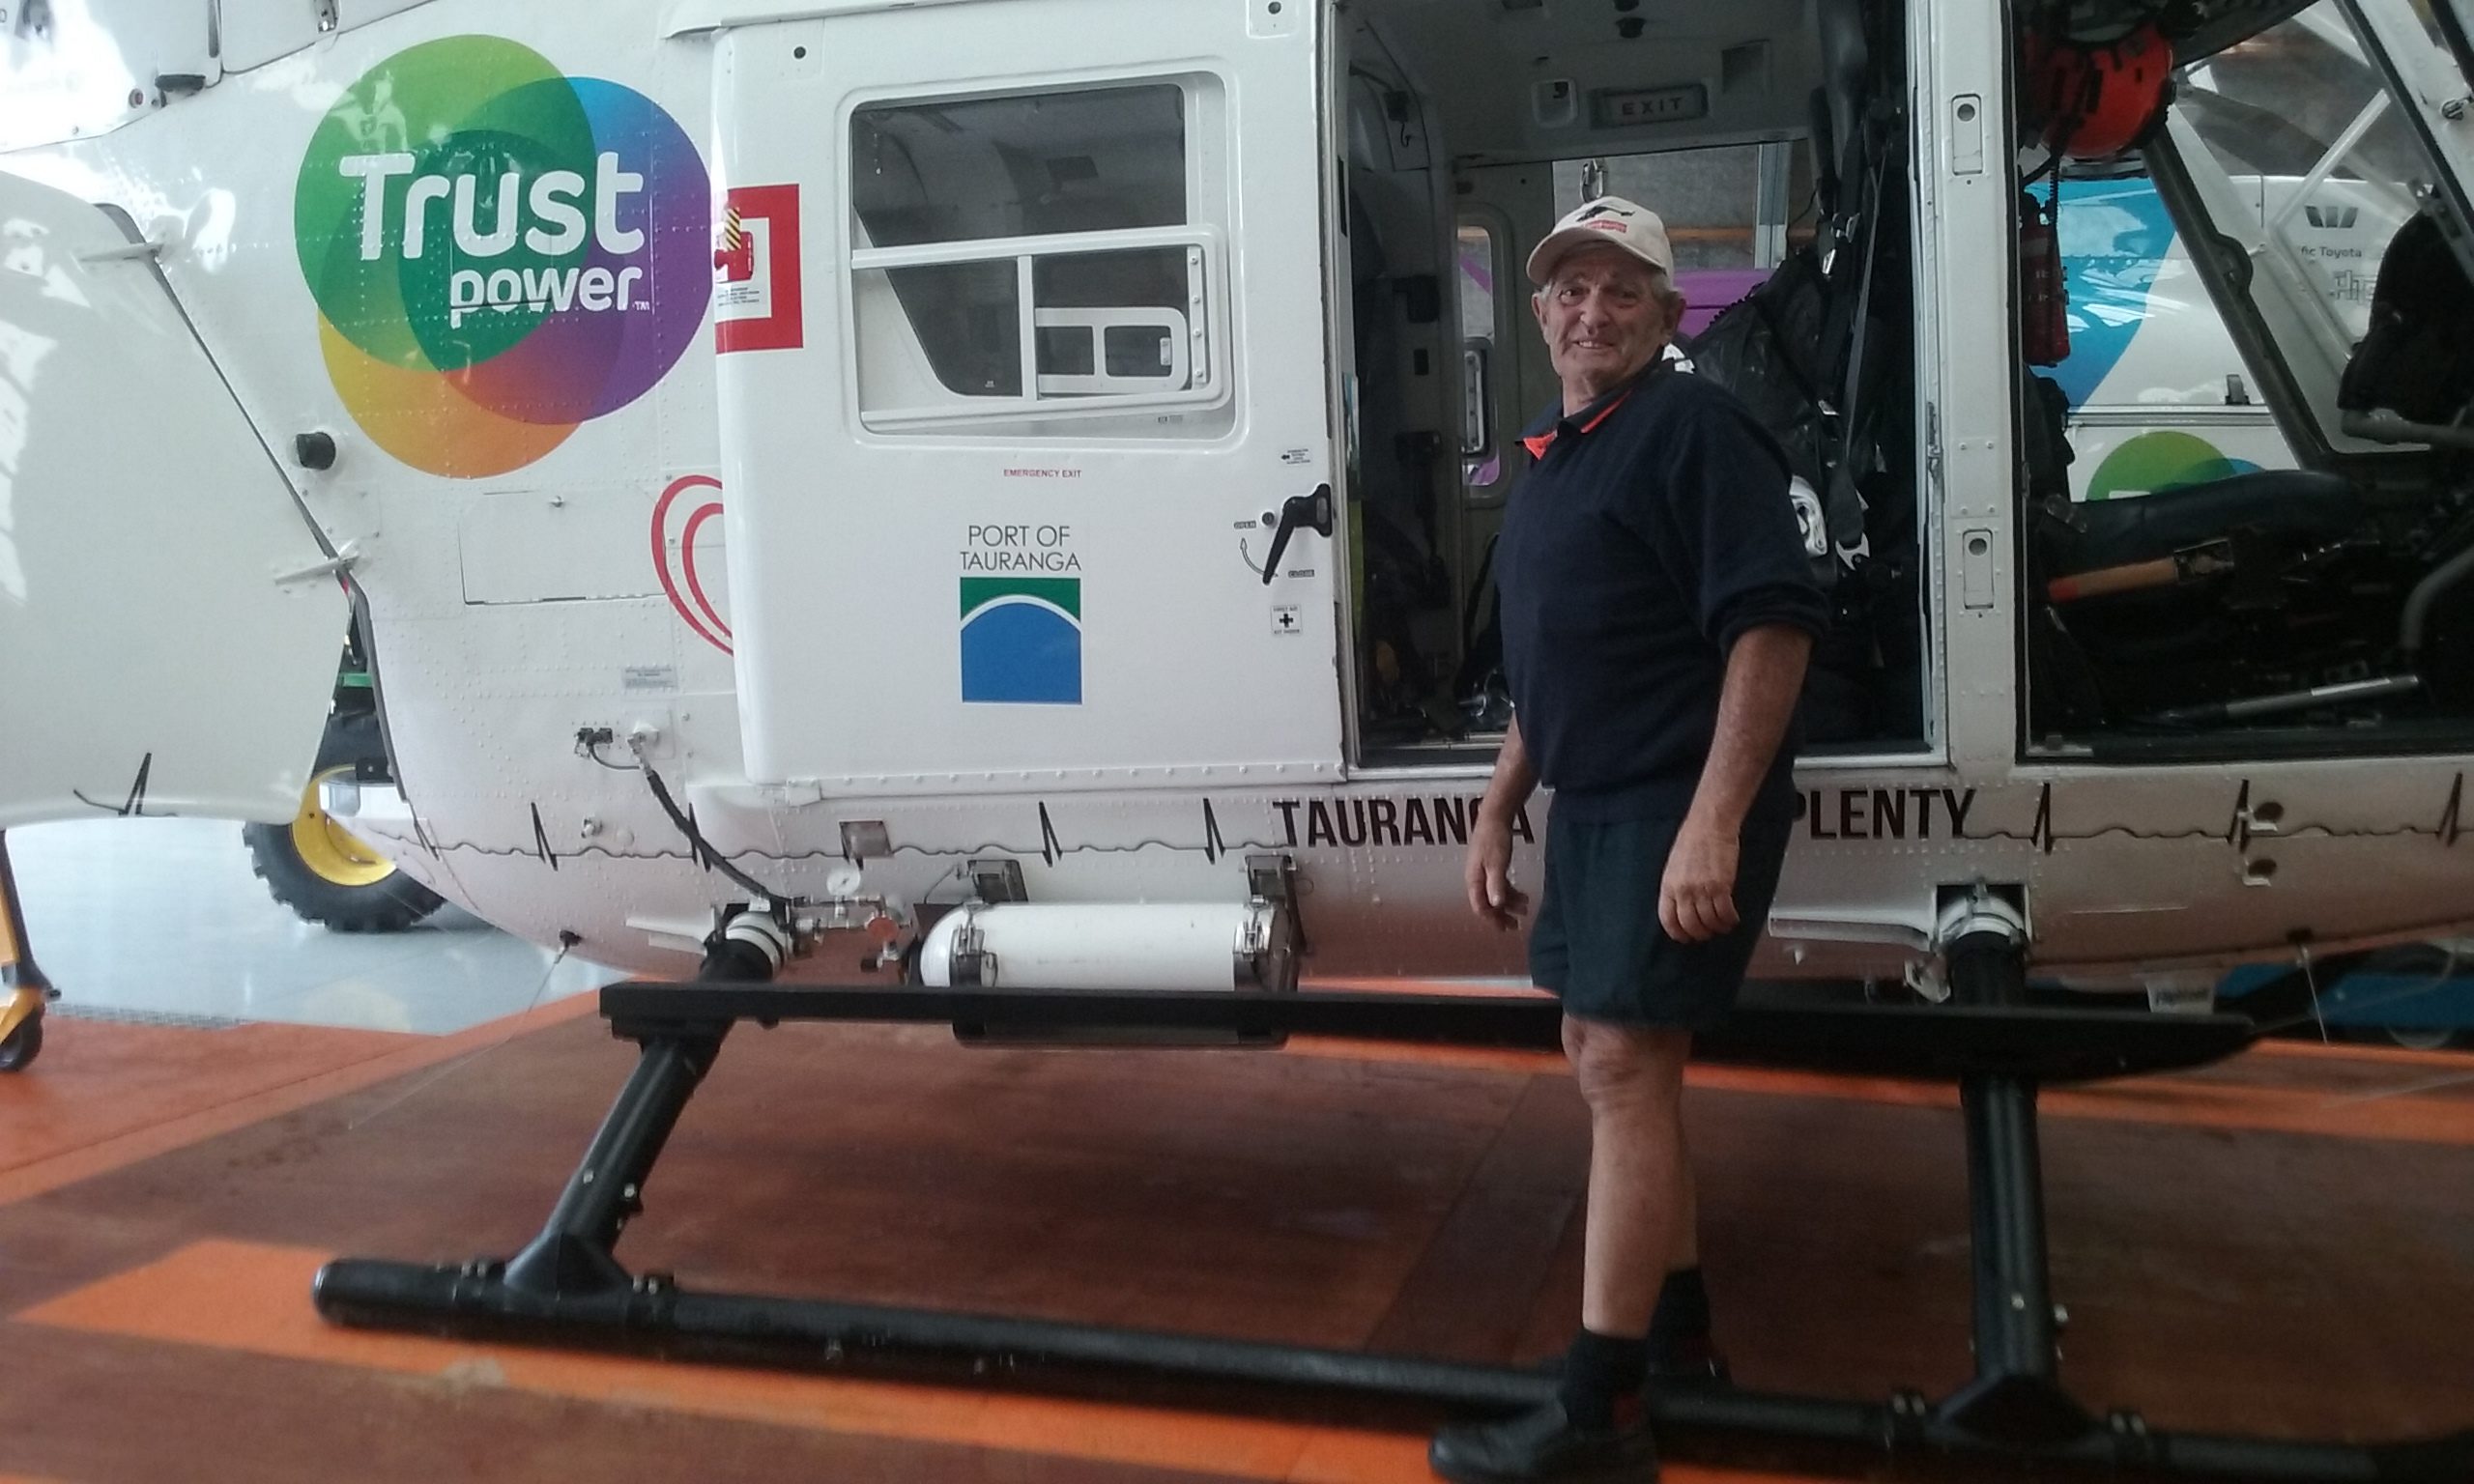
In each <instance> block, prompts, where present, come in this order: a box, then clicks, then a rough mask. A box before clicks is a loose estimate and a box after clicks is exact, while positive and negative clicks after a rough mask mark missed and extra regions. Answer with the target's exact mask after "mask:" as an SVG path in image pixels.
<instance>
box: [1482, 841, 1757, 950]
mask: <svg viewBox="0 0 2474 1484" xmlns="http://www.w3.org/2000/svg"><path fill="white" fill-rule="evenodd" d="M1477 850H1478V840H1477V836H1476V834H1475V833H1474V832H1473V833H1472V834H1471V836H1470V840H1469V852H1470V857H1471V859H1473V860H1474V859H1476V857H1477ZM1738 853H1739V846H1738V844H1737V842H1736V832H1735V831H1733V830H1724V829H1718V828H1715V827H1713V826H1711V825H1707V824H1703V823H1702V822H1700V820H1699V819H1698V818H1697V817H1694V816H1690V815H1687V816H1685V818H1684V821H1683V828H1682V829H1681V830H1678V831H1677V832H1676V836H1675V848H1674V849H1672V850H1670V851H1668V852H1667V858H1666V876H1665V878H1664V879H1662V880H1661V881H1659V883H1658V926H1660V927H1662V928H1665V929H1666V935H1667V936H1668V937H1670V938H1673V939H1675V941H1677V942H1678V943H1706V942H1708V941H1709V940H1710V939H1712V938H1715V937H1721V936H1724V935H1725V934H1727V933H1730V932H1733V931H1734V930H1735V927H1736V923H1737V922H1738V918H1737V917H1736V858H1737V855H1738Z"/></svg>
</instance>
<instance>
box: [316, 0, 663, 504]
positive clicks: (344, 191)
mask: <svg viewBox="0 0 2474 1484" xmlns="http://www.w3.org/2000/svg"><path fill="white" fill-rule="evenodd" d="M711 219H712V203H711V191H710V186H709V185H708V183H707V181H706V178H705V162H704V160H703V159H702V158H701V157H698V155H697V153H696V147H695V145H694V144H693V143H692V142H690V141H689V139H688V137H687V135H686V132H685V131H684V130H683V129H681V128H679V127H678V123H677V121H676V120H675V119H673V118H672V117H671V116H670V115H669V114H668V113H666V112H664V111H663V110H662V108H661V106H660V105H659V104H657V103H655V102H654V101H653V100H650V99H648V98H647V97H645V96H644V95H643V94H641V93H638V92H637V91H635V90H634V89H633V88H629V87H625V86H622V85H621V84H619V83H616V82H611V81H608V80H606V79H603V78H598V77H569V76H566V75H564V74H563V73H561V71H559V70H558V69H557V68H556V67H553V66H552V65H551V64H550V62H549V61H548V59H546V58H544V57H542V56H541V55H540V54H539V53H537V52H535V51H533V50H532V49H531V48H530V47H527V46H523V45H519V44H518V43H514V42H510V41H507V40H504V39H503V38H501V37H494V36H451V37H446V38H443V39H441V40H439V41H434V42H426V43H422V44H420V45H418V46H414V47H411V48H409V49H407V50H404V51H400V52H397V53H396V54H395V55H393V56H391V57H389V58H388V59H387V60H386V61H384V62H381V63H380V64H378V65H377V66H376V67H374V68H372V69H370V70H369V71H367V72H366V73H364V74H363V75H362V76H361V78H360V80H359V81H358V82H356V83H354V84H353V86H352V87H351V88H350V89H349V90H347V91H346V92H345V94H344V96H343V97H342V98H341V99H340V100H337V101H336V103H335V104H334V106H333V107H331V108H330V109H329V110H328V111H327V115H326V117H325V118H324V119H323V120H321V121H320V123H319V125H318V128H317V131H316V132H315V133H314V134H313V135H311V137H310V140H309V148H308V151H307V153H306V154H305V155H304V157H302V162H301V175H300V180H299V182H298V184H297V186H296V188H295V192H294V198H293V238H294V243H295V245H296V247H297V249H298V251H299V253H300V258H301V271H302V276H303V277H304V278H305V279H306V280H307V281H308V285H309V292H310V294H311V296H312V297H313V298H315V299H316V300H317V302H318V317H319V325H318V328H319V341H320V344H321V346H322V348H323V349H324V351H325V352H326V359H327V370H328V374H329V376H330V377H331V379H332V381H333V382H334V385H335V391H336V393H337V394H338V395H339V396H341V397H342V399H343V402H344V405H345V407H346V408H347V409H349V410H350V411H351V413H352V415H353V419H354V421H356V422H358V423H360V426H361V428H362V430H363V431H364V432H366V433H367V434H368V435H369V436H370V438H371V439H372V440H373V441H374V442H377V443H378V444H379V446H381V447H383V448H385V449H386V450H387V451H388V452H389V453H391V454H393V455H394V456H395V457H396V458H398V459H401V460H402V461H404V462H405V463H406V464H409V465H412V466H413V467H414V468H416V469H420V470H424V471H428V472H431V473H435V474H446V475H449V476H453V477H458V478H471V477H476V476H481V475H488V474H498V473H504V472H506V471H509V470H514V469H521V468H523V467H524V466H525V465H527V464H530V463H532V462H533V461H534V460H535V459H538V458H540V457H542V456H543V455H544V454H546V453H548V452H549V451H550V450H551V449H553V448H556V447H557V446H558V445H559V444H560V443H561V442H565V441H566V439H567V437H568V435H570V434H572V433H573V432H575V430H576V429H577V428H578V427H579V426H581V425H582V424H584V423H586V422H588V421H590V420H591V419H592V418H595V417H599V416H602V415H603V414H608V413H613V412H616V411H618V410H619V408H622V407H625V406H626V405H628V404H629V403H631V402H633V401H635V400H636V399H637V398H638V397H640V396H643V395H644V394H645V393H646V392H647V391H649V390H650V389H651V388H652V386H653V385H654V384H655V383H657V382H659V381H660V380H661V379H662V377H663V376H664V375H665V374H666V373H667V372H668V371H669V370H670V368H671V366H672V365H673V364H675V363H676V361H677V359H678V357H679V355H680V353H682V352H683V351H685V350H686V348H687V346H688V343H689V342H690V341H692V340H693V339H695V338H696V333H697V331H698V329H699V328H701V327H702V326H703V324H704V320H705V308H706V305H707V302H708V300H710V298H711V282H712V272H711V269H710V267H709V265H708V262H707V259H708V257H709V254H710V252H711V250H712V249H711V234H710V222H711Z"/></svg>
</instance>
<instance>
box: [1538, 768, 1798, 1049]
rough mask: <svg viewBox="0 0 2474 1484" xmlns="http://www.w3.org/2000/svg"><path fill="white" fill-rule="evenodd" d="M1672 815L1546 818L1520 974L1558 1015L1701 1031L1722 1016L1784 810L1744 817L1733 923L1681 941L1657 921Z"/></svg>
mask: <svg viewBox="0 0 2474 1484" xmlns="http://www.w3.org/2000/svg"><path fill="white" fill-rule="evenodd" d="M1682 826H1683V820H1681V819H1625V820H1616V821H1612V822H1609V823H1603V824H1599V823H1590V822H1585V821H1581V820H1571V819H1559V818H1556V817H1555V816H1554V815H1552V814H1549V815H1548V816H1547V821H1546V884H1545V886H1544V888H1543V889H1542V890H1541V891H1540V893H1539V904H1538V926H1537V927H1536V928H1533V929H1532V930H1531V932H1530V935H1529V977H1530V978H1531V979H1534V980H1536V981H1537V982H1538V984H1539V986H1540V987H1542V988H1546V989H1551V990H1553V991H1554V992H1555V996H1556V998H1558V999H1560V1000H1562V1001H1563V1002H1564V1010H1565V1012H1566V1013H1568V1014H1572V1015H1577V1016H1579V1017H1580V1018H1581V1019H1584V1020H1601V1021H1606V1022H1608V1023H1610V1024H1615V1025H1647V1026H1664V1027H1674V1028H1678V1029H1683V1030H1694V1031H1703V1030H1708V1029H1709V1028H1710V1027H1712V1025H1715V1024H1716V1023H1717V1022H1718V1021H1719V1020H1721V1019H1724V1018H1725V1016H1726V1013H1727V1012H1728V1011H1729V1010H1731V1009H1733V1008H1734V1006H1735V1002H1736V993H1737V991H1738V990H1740V989H1741V988H1742V987H1743V971H1744V967H1745V965H1747V964H1749V963H1750V962H1751V961H1752V950H1753V945H1754V944H1756V943H1758V942H1760V941H1761V932H1762V928H1764V927H1765V926H1766V925H1767V924H1768V922H1769V903H1770V900H1771V899H1773V898H1775V897H1776V896H1777V895H1778V870H1779V868H1780V866H1781V865H1782V864H1784V862H1785V861H1786V858H1787V841H1788V838H1789V837H1790V836H1791V835H1792V834H1794V832H1795V824H1794V821H1793V820H1784V819H1781V820H1768V819H1755V820H1748V821H1746V822H1745V824H1744V827H1743V835H1742V838H1741V841H1740V845H1739V848H1738V854H1737V860H1736V891H1735V899H1736V917H1737V920H1738V921H1737V926H1736V929H1735V930H1734V931H1733V932H1730V933H1728V934H1727V935H1726V936H1724V937H1720V938H1712V939H1711V940H1710V941H1708V942H1706V943H1679V942H1677V941H1676V940H1675V939H1673V938H1671V937H1668V936H1667V933H1666V929H1665V928H1663V927H1661V926H1660V925H1659V923H1658V883H1659V881H1660V880H1661V879H1663V878H1664V876H1665V874H1666V858H1667V852H1668V851H1669V850H1671V849H1673V848H1674V846H1675V835H1676V831H1677V830H1678V829H1680V828H1681V827H1682Z"/></svg>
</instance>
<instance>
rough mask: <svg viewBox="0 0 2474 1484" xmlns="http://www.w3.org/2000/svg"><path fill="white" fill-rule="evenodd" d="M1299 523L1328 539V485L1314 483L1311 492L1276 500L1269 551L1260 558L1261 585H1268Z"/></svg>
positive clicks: (1329, 495) (1329, 516) (1329, 533)
mask: <svg viewBox="0 0 2474 1484" xmlns="http://www.w3.org/2000/svg"><path fill="white" fill-rule="evenodd" d="M1300 526H1304V527H1307V528H1309V529H1311V530H1312V531H1313V532H1314V533H1315V534H1316V535H1318V536H1322V537H1324V538H1326V539H1329V538H1330V536H1331V534H1332V487H1331V486H1330V485H1328V484H1318V485H1316V486H1315V487H1314V493H1313V494H1311V495H1291V496H1290V497H1288V499H1284V500H1282V501H1281V502H1280V526H1279V528H1277V529H1275V530H1274V531H1273V532H1272V554H1271V555H1270V556H1269V557H1264V558H1263V585H1264V586H1266V587H1268V586H1270V585H1272V578H1273V577H1274V576H1275V575H1277V574H1278V573H1279V571H1280V557H1284V556H1286V555H1287V553H1288V538H1289V537H1290V536H1292V535H1294V534H1296V532H1297V528H1298V527H1300Z"/></svg>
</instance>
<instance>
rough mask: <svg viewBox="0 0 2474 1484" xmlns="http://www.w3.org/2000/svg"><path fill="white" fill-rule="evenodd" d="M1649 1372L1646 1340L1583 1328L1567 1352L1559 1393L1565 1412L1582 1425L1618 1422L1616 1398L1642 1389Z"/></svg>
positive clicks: (1597, 1425)
mask: <svg viewBox="0 0 2474 1484" xmlns="http://www.w3.org/2000/svg"><path fill="white" fill-rule="evenodd" d="M1649 1374H1650V1346H1649V1342H1648V1341H1647V1340H1641V1339H1621V1338H1618V1337H1616V1336H1614V1335H1611V1334H1600V1333H1598V1332H1597V1330H1595V1329H1590V1328H1583V1329H1582V1330H1581V1332H1580V1333H1578V1334H1576V1335H1573V1336H1572V1348H1571V1349H1570V1350H1569V1351H1568V1352H1566V1353H1565V1356H1564V1384H1563V1386H1562V1387H1561V1389H1560V1391H1559V1393H1558V1394H1559V1395H1560V1397H1561V1399H1562V1401H1563V1403H1564V1414H1565V1415H1566V1416H1568V1417H1569V1418H1571V1419H1572V1421H1573V1422H1574V1423H1576V1424H1578V1425H1579V1426H1582V1427H1599V1428H1603V1427H1612V1426H1614V1425H1615V1403H1616V1400H1617V1398H1619V1397H1625V1396H1630V1395H1631V1394H1633V1393H1634V1392H1636V1391H1638V1390H1640V1389H1641V1383H1642V1382H1643V1381H1645V1380H1647V1379H1648V1378H1649Z"/></svg>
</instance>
